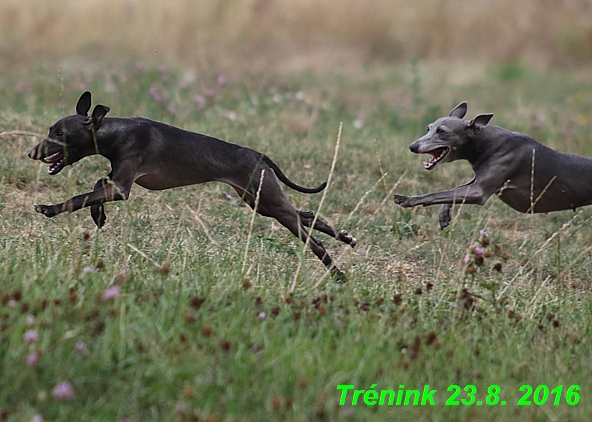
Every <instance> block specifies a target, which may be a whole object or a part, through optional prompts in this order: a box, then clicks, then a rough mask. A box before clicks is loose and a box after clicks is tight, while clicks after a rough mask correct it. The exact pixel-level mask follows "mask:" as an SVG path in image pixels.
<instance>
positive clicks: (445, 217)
mask: <svg viewBox="0 0 592 422" xmlns="http://www.w3.org/2000/svg"><path fill="white" fill-rule="evenodd" d="M451 208H452V205H449V204H444V205H442V206H441V207H440V212H439V213H438V220H439V221H440V230H444V229H445V228H446V227H448V226H449V225H450V221H451V220H452V219H451V218H450V209H451Z"/></svg>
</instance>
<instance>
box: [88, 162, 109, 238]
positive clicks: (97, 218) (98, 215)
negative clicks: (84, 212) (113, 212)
mask: <svg viewBox="0 0 592 422" xmlns="http://www.w3.org/2000/svg"><path fill="white" fill-rule="evenodd" d="M110 181H111V173H109V175H107V177H104V178H102V179H100V180H99V181H98V182H97V183H96V184H95V187H94V188H93V190H94V191H96V190H99V189H101V188H102V187H103V186H105V185H106V184H107V183H109V182H110ZM90 215H91V217H92V219H93V221H94V222H95V224H96V226H97V227H98V228H99V229H100V228H101V227H103V226H104V225H105V222H106V221H107V216H106V215H105V205H104V203H102V202H101V203H100V204H98V205H91V207H90Z"/></svg>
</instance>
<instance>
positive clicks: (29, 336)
mask: <svg viewBox="0 0 592 422" xmlns="http://www.w3.org/2000/svg"><path fill="white" fill-rule="evenodd" d="M37 339H39V333H37V330H27V331H26V332H25V335H24V336H23V340H24V341H25V342H26V343H33V342H35V341H37Z"/></svg>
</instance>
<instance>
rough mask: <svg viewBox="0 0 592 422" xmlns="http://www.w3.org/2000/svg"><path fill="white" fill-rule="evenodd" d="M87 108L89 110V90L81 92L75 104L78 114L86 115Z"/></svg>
mask: <svg viewBox="0 0 592 422" xmlns="http://www.w3.org/2000/svg"><path fill="white" fill-rule="evenodd" d="M88 110H90V92H88V91H85V92H83V93H82V95H81V96H80V99H79V100H78V103H77V104H76V114H78V115H80V116H88Z"/></svg>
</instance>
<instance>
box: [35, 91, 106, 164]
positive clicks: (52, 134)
mask: <svg viewBox="0 0 592 422" xmlns="http://www.w3.org/2000/svg"><path fill="white" fill-rule="evenodd" d="M90 105H91V94H90V92H88V91H86V92H84V93H83V94H82V95H81V96H80V99H79V100H78V103H77V104H76V114H73V115H71V116H66V117H64V118H62V119H60V120H58V121H57V122H55V123H54V124H53V125H52V126H51V127H50V128H49V134H48V135H47V137H46V138H45V139H44V140H43V141H41V142H39V143H38V144H37V145H36V146H35V147H34V148H33V149H32V150H31V151H29V154H28V155H29V157H30V158H32V159H33V160H40V161H42V162H44V163H47V164H50V166H49V169H48V171H47V172H48V173H49V174H51V175H54V174H58V173H59V172H60V171H61V170H62V169H63V168H64V167H66V166H67V165H69V164H72V163H75V162H76V161H78V160H80V159H81V158H84V157H87V156H89V155H93V154H96V153H97V152H98V151H97V145H96V142H95V135H94V133H95V132H96V131H98V130H99V128H100V127H101V122H102V120H103V117H105V115H106V114H107V113H108V112H109V107H107V106H103V105H97V106H96V107H95V108H94V110H93V112H92V115H91V116H89V115H88V111H89V110H90Z"/></svg>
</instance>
